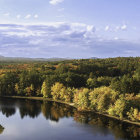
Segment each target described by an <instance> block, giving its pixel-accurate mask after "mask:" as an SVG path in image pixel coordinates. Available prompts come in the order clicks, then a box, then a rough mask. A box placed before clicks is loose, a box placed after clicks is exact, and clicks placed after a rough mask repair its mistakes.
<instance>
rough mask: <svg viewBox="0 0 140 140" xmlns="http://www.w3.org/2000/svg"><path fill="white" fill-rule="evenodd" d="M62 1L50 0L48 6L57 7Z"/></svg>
mask: <svg viewBox="0 0 140 140" xmlns="http://www.w3.org/2000/svg"><path fill="white" fill-rule="evenodd" d="M63 1H64V0H50V4H52V5H57V4H58V3H62V2H63Z"/></svg>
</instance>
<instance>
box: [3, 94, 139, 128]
mask: <svg viewBox="0 0 140 140" xmlns="http://www.w3.org/2000/svg"><path fill="white" fill-rule="evenodd" d="M1 98H10V99H12V98H13V99H28V100H39V101H51V102H57V103H61V104H66V105H69V106H71V107H74V108H76V109H77V107H76V106H75V104H74V103H66V102H63V101H60V100H53V99H51V98H44V97H23V96H1ZM77 110H78V109H77ZM81 112H89V113H96V114H99V115H102V116H106V117H108V118H111V119H115V120H119V121H121V122H125V123H129V124H133V125H137V126H139V127H140V122H132V121H130V120H126V119H120V118H118V117H115V116H111V115H108V114H104V113H100V112H95V111H92V110H83V111H81Z"/></svg>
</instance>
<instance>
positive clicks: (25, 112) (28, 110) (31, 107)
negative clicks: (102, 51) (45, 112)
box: [18, 100, 41, 118]
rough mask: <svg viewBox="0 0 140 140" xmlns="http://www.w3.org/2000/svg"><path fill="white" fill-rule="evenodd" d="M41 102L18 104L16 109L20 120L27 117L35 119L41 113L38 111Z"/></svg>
mask: <svg viewBox="0 0 140 140" xmlns="http://www.w3.org/2000/svg"><path fill="white" fill-rule="evenodd" d="M40 106H41V102H40V101H29V100H26V101H22V102H20V101H19V102H18V108H19V112H20V116H21V118H24V117H26V116H29V117H31V118H36V117H38V115H39V114H40V113H41V110H40Z"/></svg>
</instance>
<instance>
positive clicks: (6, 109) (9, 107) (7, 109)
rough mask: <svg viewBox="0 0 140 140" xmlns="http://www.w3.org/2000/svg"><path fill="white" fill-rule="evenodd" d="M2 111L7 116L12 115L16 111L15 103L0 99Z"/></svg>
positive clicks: (0, 109)
mask: <svg viewBox="0 0 140 140" xmlns="http://www.w3.org/2000/svg"><path fill="white" fill-rule="evenodd" d="M0 111H1V112H2V114H3V115H5V116H6V117H10V116H12V115H14V114H15V113H16V109H15V105H14V104H13V102H10V101H9V102H5V100H0Z"/></svg>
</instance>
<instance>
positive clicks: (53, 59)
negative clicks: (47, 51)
mask: <svg viewBox="0 0 140 140" xmlns="http://www.w3.org/2000/svg"><path fill="white" fill-rule="evenodd" d="M63 60H71V59H70V58H24V57H4V56H2V55H0V61H63Z"/></svg>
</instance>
